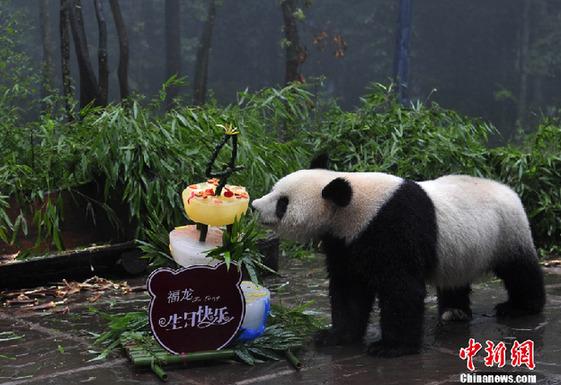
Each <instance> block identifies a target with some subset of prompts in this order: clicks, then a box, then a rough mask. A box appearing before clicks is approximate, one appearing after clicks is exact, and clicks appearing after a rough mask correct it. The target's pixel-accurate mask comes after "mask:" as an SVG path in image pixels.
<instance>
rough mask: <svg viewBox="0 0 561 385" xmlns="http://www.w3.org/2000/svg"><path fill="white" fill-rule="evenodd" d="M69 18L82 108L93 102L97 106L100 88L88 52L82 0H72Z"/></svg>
mask: <svg viewBox="0 0 561 385" xmlns="http://www.w3.org/2000/svg"><path fill="white" fill-rule="evenodd" d="M69 16H70V27H71V30H72V38H73V40H74V50H75V51H76V57H77V59H78V67H79V72H80V107H81V108H83V107H85V106H86V105H88V104H89V103H91V102H93V104H94V105H97V104H98V100H97V96H98V95H97V91H98V86H97V80H96V78H95V73H94V70H93V68H92V63H91V61H90V54H89V52H88V41H87V38H86V31H85V30H84V19H83V16H82V4H81V1H80V0H71V6H70V9H69Z"/></svg>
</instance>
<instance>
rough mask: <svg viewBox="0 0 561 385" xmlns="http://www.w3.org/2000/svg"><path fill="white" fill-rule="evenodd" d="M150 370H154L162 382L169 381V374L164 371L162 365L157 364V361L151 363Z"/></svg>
mask: <svg viewBox="0 0 561 385" xmlns="http://www.w3.org/2000/svg"><path fill="white" fill-rule="evenodd" d="M150 369H152V372H154V374H155V375H156V376H158V378H159V379H160V380H162V381H167V379H168V375H167V373H166V372H165V371H164V369H162V367H161V366H160V365H158V364H157V363H156V361H154V360H152V362H151V363H150Z"/></svg>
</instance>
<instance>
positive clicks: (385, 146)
mask: <svg viewBox="0 0 561 385" xmlns="http://www.w3.org/2000/svg"><path fill="white" fill-rule="evenodd" d="M493 131H494V129H493V128H492V127H491V126H489V125H488V124H485V123H483V122H479V121H477V120H471V119H468V118H465V117H462V116H460V115H458V114H457V113H456V112H454V111H450V110H445V109H443V108H440V107H439V106H438V105H436V104H433V105H431V106H424V105H422V104H417V105H415V106H414V107H413V108H410V109H409V108H403V107H402V106H400V105H399V103H398V102H397V100H396V98H395V97H394V95H393V93H392V91H391V89H390V88H388V87H384V86H382V85H376V86H375V87H374V88H373V89H372V91H371V93H369V94H368V95H367V96H365V97H364V98H362V100H361V104H360V106H359V107H358V108H357V109H356V111H354V112H345V111H343V110H341V109H340V108H339V107H337V106H334V107H332V108H331V110H330V111H328V112H327V114H326V116H325V118H324V120H323V121H322V126H321V127H319V128H318V129H317V131H314V132H310V134H309V137H308V140H309V141H310V142H311V145H312V147H313V149H314V151H316V152H323V151H328V152H329V154H330V157H331V159H332V162H333V163H334V167H335V168H337V169H340V170H345V171H351V170H352V171H381V172H388V173H392V174H396V175H399V176H402V177H406V178H411V179H414V180H421V179H429V178H434V177H438V176H441V175H444V174H450V173H466V174H471V175H476V176H485V175H488V174H489V171H488V167H487V158H486V157H487V153H488V150H487V148H486V143H487V138H488V135H489V134H490V133H492V132H493Z"/></svg>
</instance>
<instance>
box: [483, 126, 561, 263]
mask: <svg viewBox="0 0 561 385" xmlns="http://www.w3.org/2000/svg"><path fill="white" fill-rule="evenodd" d="M490 157H491V160H492V161H491V163H492V165H493V167H494V170H495V173H496V175H497V176H498V178H499V179H501V180H502V181H503V182H505V183H506V184H508V185H509V186H511V187H513V188H514V190H515V191H516V192H517V193H518V194H520V196H521V198H522V201H523V203H524V206H525V208H526V211H527V213H528V216H529V218H530V222H531V225H532V232H533V234H534V240H535V242H536V244H537V245H538V246H539V247H541V248H543V249H544V251H546V252H550V253H551V252H555V253H557V254H558V253H559V251H560V248H559V246H560V245H561V125H560V122H558V121H552V120H550V121H545V122H544V123H543V124H541V125H540V126H539V127H538V129H537V131H536V132H535V133H534V134H531V135H529V136H528V137H527V138H526V140H525V142H524V143H523V145H522V146H520V147H515V146H512V145H509V146H505V147H499V148H495V149H493V150H491V152H490Z"/></svg>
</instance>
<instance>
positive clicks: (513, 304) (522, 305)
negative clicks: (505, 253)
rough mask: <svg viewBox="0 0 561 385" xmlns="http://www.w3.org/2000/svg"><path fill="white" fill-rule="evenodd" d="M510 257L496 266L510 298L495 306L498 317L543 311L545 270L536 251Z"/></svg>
mask: <svg viewBox="0 0 561 385" xmlns="http://www.w3.org/2000/svg"><path fill="white" fill-rule="evenodd" d="M529 254H530V255H524V256H517V258H509V259H508V260H505V262H502V263H499V264H497V266H495V268H494V269H493V270H494V273H495V274H496V275H497V277H499V278H500V279H502V281H503V283H504V286H505V288H506V290H507V292H508V300H507V301H506V302H503V303H500V304H498V305H497V306H495V310H496V314H497V316H498V317H520V316H524V315H529V314H538V313H541V311H542V309H543V306H544V304H545V288H544V281H543V272H542V269H541V267H540V265H539V263H538V259H537V257H536V255H535V252H532V253H529Z"/></svg>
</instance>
